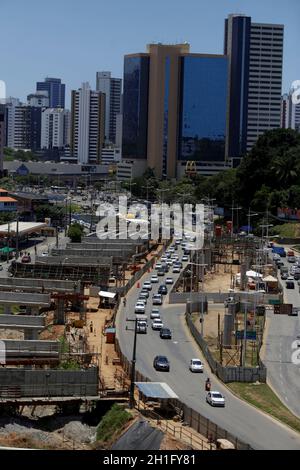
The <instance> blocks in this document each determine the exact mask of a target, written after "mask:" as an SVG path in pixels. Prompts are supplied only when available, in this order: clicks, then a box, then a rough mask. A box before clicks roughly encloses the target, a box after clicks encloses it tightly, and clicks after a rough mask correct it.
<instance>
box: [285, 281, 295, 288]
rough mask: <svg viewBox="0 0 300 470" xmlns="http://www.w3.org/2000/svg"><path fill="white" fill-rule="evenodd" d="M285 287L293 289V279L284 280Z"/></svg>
mask: <svg viewBox="0 0 300 470" xmlns="http://www.w3.org/2000/svg"><path fill="white" fill-rule="evenodd" d="M286 288H287V289H295V283H294V281H286Z"/></svg>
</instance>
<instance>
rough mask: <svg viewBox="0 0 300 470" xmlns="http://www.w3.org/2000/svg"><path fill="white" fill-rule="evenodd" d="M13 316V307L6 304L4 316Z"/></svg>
mask: <svg viewBox="0 0 300 470" xmlns="http://www.w3.org/2000/svg"><path fill="white" fill-rule="evenodd" d="M10 314H11V306H10V305H7V304H4V315H10Z"/></svg>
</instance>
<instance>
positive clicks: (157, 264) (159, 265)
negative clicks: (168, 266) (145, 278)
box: [155, 263, 162, 271]
mask: <svg viewBox="0 0 300 470" xmlns="http://www.w3.org/2000/svg"><path fill="white" fill-rule="evenodd" d="M161 267H162V266H161V263H156V265H155V270H156V271H157V270H158V269H161Z"/></svg>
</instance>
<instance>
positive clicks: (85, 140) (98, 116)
mask: <svg viewBox="0 0 300 470" xmlns="http://www.w3.org/2000/svg"><path fill="white" fill-rule="evenodd" d="M104 116H105V94H104V93H101V92H100V91H93V90H91V88H90V85H89V83H83V84H82V87H81V88H79V90H73V91H72V96H71V137H70V145H71V154H72V156H73V157H74V158H76V159H77V161H78V163H99V162H100V160H101V150H102V147H103V144H104V135H105V134H104V132H105V130H104V122H105V120H104Z"/></svg>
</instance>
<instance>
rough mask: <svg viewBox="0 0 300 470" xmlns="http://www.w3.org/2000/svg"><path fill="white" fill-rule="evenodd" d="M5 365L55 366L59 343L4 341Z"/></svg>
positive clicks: (57, 359)
mask: <svg viewBox="0 0 300 470" xmlns="http://www.w3.org/2000/svg"><path fill="white" fill-rule="evenodd" d="M1 346H2V348H4V353H5V365H45V364H51V365H55V364H57V363H58V362H59V353H60V343H59V341H38V340H20V341H18V340H14V339H4V340H2V343H1Z"/></svg>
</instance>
